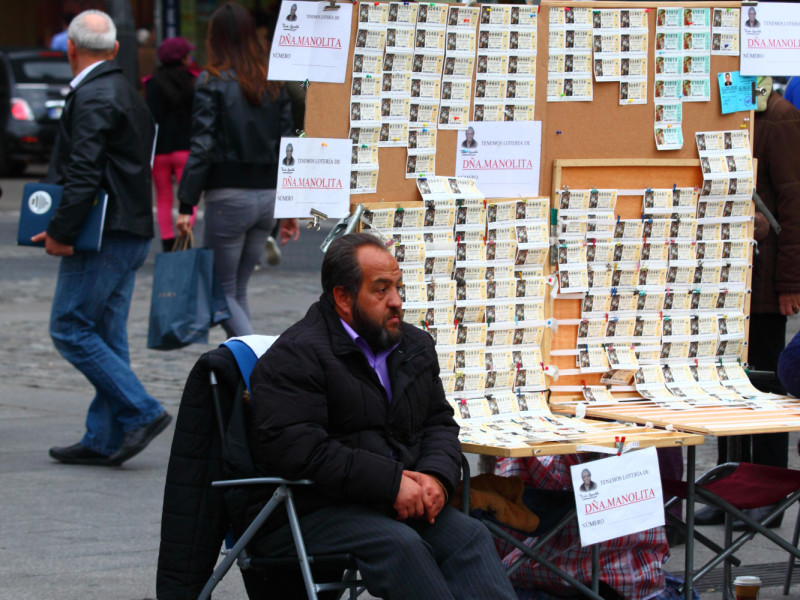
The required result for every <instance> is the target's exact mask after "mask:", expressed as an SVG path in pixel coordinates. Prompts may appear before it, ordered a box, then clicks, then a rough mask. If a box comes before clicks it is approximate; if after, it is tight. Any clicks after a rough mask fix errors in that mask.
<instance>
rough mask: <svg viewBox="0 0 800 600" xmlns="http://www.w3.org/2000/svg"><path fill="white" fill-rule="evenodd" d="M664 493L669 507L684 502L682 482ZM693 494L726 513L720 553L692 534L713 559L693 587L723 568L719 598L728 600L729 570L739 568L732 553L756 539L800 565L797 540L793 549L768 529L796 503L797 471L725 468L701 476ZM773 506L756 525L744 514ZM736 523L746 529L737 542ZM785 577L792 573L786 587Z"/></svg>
mask: <svg viewBox="0 0 800 600" xmlns="http://www.w3.org/2000/svg"><path fill="white" fill-rule="evenodd" d="M663 487H664V497H665V498H670V500H669V501H668V502H667V504H666V506H667V507H669V506H670V505H671V504H672V503H673V502H676V501H678V499H679V498H681V499H685V498H686V487H687V486H686V483H685V482H682V481H675V480H664V481H663ZM694 489H695V496H696V498H697V500H699V501H701V502H704V503H706V504H709V505H712V506H714V507H716V508H719V509H720V510H722V511H723V512H724V513H725V535H724V542H723V544H724V547H723V546H719V545H718V544H716V543H714V542H713V541H712V540H709V539H708V538H707V537H705V536H704V535H702V534H700V533H699V532H697V531H695V532H693V533H694V537H695V539H697V540H698V541H699V542H701V543H703V544H704V545H706V546H707V547H708V548H710V549H711V550H713V551H714V552H716V553H717V555H716V556H715V557H714V558H713V559H711V560H710V561H708V563H706V564H705V565H703V566H702V567H701V568H700V569H699V570H697V571H695V573H694V575H693V578H692V581H693V582H695V583H696V582H697V581H698V580H700V579H701V578H702V577H704V576H705V575H707V574H708V573H709V572H710V571H711V570H712V569H714V568H715V567H716V566H717V565H719V564H720V563H723V574H724V579H723V580H724V581H725V587H724V589H723V598H725V600H728V599H729V598H731V590H730V580H731V565H732V564H733V565H735V566H739V564H741V563H740V561H739V560H738V559H737V558H735V556H734V553H735V552H736V551H737V550H739V548H741V547H742V546H744V544H746V543H747V542H748V541H750V540H751V539H753V537H754V536H755V535H756V534H757V533H760V534H761V535H763V536H764V537H766V538H767V539H768V540H770V541H771V542H773V543H774V544H777V545H778V546H780V547H781V548H783V549H784V550H786V551H787V552H788V553H789V554H790V555H791V562H793V561H794V559H795V558H797V559H800V549H798V548H797V540H796V539H795V542H794V544H792V543H789V542H788V541H786V540H784V539H783V538H781V537H780V536H779V535H778V534H777V533H776V532H775V531H774V530H771V529H768V528H767V526H766V524H767V523H769V522H770V521H771V520H772V519H773V518H775V517H776V516H778V515H781V514H783V513H784V512H785V511H786V510H787V509H788V508H789V507H790V506H791V505H792V504H794V503H795V502H797V501H798V500H800V471H795V470H793V469H783V468H779V467H769V466H765V465H755V464H751V463H725V464H722V465H718V466H716V467H714V468H713V469H710V470H709V471H707V472H706V473H704V474H703V475H702V476H701V477H700V478H699V479H698V480H697V481H696V482H695V486H694ZM772 504H775V505H776V506H775V508H774V509H773V510H772V511H771V512H770V513H769V514H767V515H766V516H765V517H764V518H762V519H761V520H760V521H759V520H755V519H753V518H752V517H750V516H749V515H747V514H746V513H744V512H743V511H744V510H745V509H748V508H758V507H760V506H768V505H772ZM667 518H668V519H669V520H670V522H672V523H674V524H675V525H677V526H679V527H681V528H682V529H683V531H684V532H685V533H687V535H688V532H687V527H686V523H685V522H683V521H681V520H680V519H679V518H678V517H676V516H674V515H671V514H669V513H667ZM734 518H738V519H741V520H742V521H743V522H744V523H745V525H747V527H748V530H746V531H744V532H743V533H742V534H741V535H739V536H738V537H737V538H736V539H733V519H734ZM788 577H790V573H787V583H788ZM784 593H785V592H784Z"/></svg>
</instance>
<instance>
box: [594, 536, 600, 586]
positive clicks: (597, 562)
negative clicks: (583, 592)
mask: <svg viewBox="0 0 800 600" xmlns="http://www.w3.org/2000/svg"><path fill="white" fill-rule="evenodd" d="M592 591H593V592H594V593H595V594H597V593H598V592H599V591H600V544H592Z"/></svg>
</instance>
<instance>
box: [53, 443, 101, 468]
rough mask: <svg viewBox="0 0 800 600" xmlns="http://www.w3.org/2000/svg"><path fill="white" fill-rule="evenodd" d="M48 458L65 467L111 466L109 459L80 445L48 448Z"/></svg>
mask: <svg viewBox="0 0 800 600" xmlns="http://www.w3.org/2000/svg"><path fill="white" fill-rule="evenodd" d="M50 456H51V457H52V458H55V459H56V460H57V461H58V462H62V463H64V464H66V465H96V466H99V467H110V466H112V464H113V463H112V462H111V459H110V457H108V456H106V455H105V454H100V453H99V452H95V451H94V450H89V448H87V447H86V446H83V445H82V444H80V443H78V444H72V446H54V447H53V448H50Z"/></svg>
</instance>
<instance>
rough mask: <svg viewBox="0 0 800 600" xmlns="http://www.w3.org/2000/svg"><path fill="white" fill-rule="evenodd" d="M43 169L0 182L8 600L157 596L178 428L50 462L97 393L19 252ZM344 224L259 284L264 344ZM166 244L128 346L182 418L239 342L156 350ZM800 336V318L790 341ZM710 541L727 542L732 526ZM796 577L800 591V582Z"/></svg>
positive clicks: (314, 238) (0, 541)
mask: <svg viewBox="0 0 800 600" xmlns="http://www.w3.org/2000/svg"><path fill="white" fill-rule="evenodd" d="M38 169H39V170H38V171H37V170H36V169H33V170H32V172H31V173H29V175H28V177H29V179H23V178H19V179H13V180H9V179H6V180H2V181H0V186H2V188H3V190H4V193H5V195H4V196H3V198H2V199H0V265H1V266H0V328H2V331H4V332H5V333H4V336H3V339H4V340H5V342H4V343H3V344H2V345H0V382H2V383H0V556H1V557H2V560H0V582H2V583H0V600H12V599H13V600H50V599H53V600H73V599H74V600H110V599H115V600H116V599H120V600H142V599H145V598H155V575H156V564H157V558H158V544H159V531H160V521H161V504H162V495H163V486H164V478H165V474H166V466H167V460H168V455H169V448H170V443H171V440H172V433H173V427H174V425H172V426H170V427H169V428H168V429H167V430H166V431H165V432H164V433H163V434H162V435H160V436H159V437H158V438H157V439H156V440H155V441H154V442H153V443H152V444H151V445H150V446H149V447H148V448H147V449H146V450H145V451H144V452H143V453H142V454H140V455H138V456H136V457H135V458H133V459H132V460H130V461H129V462H127V463H125V464H124V465H123V466H122V467H119V468H103V467H80V466H67V465H61V464H57V463H55V462H54V461H53V460H51V459H50V458H49V456H48V455H47V450H48V448H49V447H51V446H53V445H67V444H71V443H74V442H77V441H79V439H80V437H81V435H82V433H83V431H84V419H85V415H86V408H87V406H88V404H89V402H90V401H91V397H92V388H91V386H90V385H89V384H88V383H87V382H86V381H85V379H84V378H83V376H81V375H80V374H79V373H78V372H77V371H75V370H74V369H73V368H72V367H71V366H70V365H69V364H68V363H66V361H64V360H63V359H62V358H61V357H60V356H59V354H58V353H57V352H56V350H55V349H54V347H53V345H52V343H51V341H50V338H49V335H48V320H49V313H50V304H51V301H52V297H53V291H54V287H55V280H56V274H57V269H58V259H56V258H53V257H50V256H47V255H46V254H45V253H44V251H43V250H41V249H37V248H30V247H19V246H17V245H16V230H17V223H18V219H19V202H20V198H21V193H22V186H23V185H24V183H25V182H26V181H28V180H30V179H33V178H36V177H40V176H41V175H42V174H43V171H42V168H41V167H39V168H38ZM331 225H332V224H328V225H327V226H325V225H324V226H323V229H322V231H320V232H310V231H306V230H305V229H303V230H302V232H301V238H300V241H299V242H297V243H294V244H290V245H288V246H286V247H285V248H284V255H283V260H282V261H281V263H280V265H279V266H277V267H266V268H263V269H261V270H259V271H257V272H256V273H255V274H254V275H253V278H252V280H251V284H250V293H249V298H250V307H251V313H252V320H253V324H254V327H255V330H256V331H257V332H259V333H264V334H278V333H280V332H281V331H283V330H284V329H285V328H286V327H288V326H289V325H290V324H292V323H293V322H294V321H296V320H297V319H299V318H300V317H302V316H303V314H304V313H305V311H306V309H307V308H308V306H309V305H310V304H311V303H313V302H314V301H315V300H316V299H317V298H318V297H319V294H320V283H319V268H320V265H321V262H322V253H321V252H320V251H319V244H320V243H322V241H323V239H324V236H325V235H326V233H327V231H328V230H329V227H330V226H331ZM201 227H202V219H201V220H200V221H199V228H201ZM200 239H202V238H200ZM158 246H160V244H158V242H157V241H156V242H155V243H154V244H153V247H152V249H151V252H150V256H149V258H148V260H147V262H146V264H145V266H144V267H142V269H140V271H139V273H138V276H137V280H136V288H135V291H134V294H133V302H132V305H131V314H130V318H129V323H128V334H129V341H130V351H131V363H132V366H133V369H134V371H135V372H136V373H137V374H138V375H139V377H140V378H141V380H142V381H143V383H144V384H145V387H146V388H147V389H148V391H149V392H150V393H151V394H153V395H154V396H155V397H156V398H158V399H159V400H160V401H161V402H162V403H163V404H164V406H166V408H167V410H169V411H170V412H171V413H172V414H173V415H175V414H176V413H177V411H178V405H179V401H180V395H181V391H182V388H183V384H184V381H185V378H186V376H187V375H188V373H189V371H190V369H191V367H192V365H193V364H194V363H195V361H196V360H197V358H198V357H199V356H200V355H201V354H202V353H203V352H205V351H207V350H209V349H212V348H214V347H216V346H217V345H219V344H220V343H221V342H223V341H224V339H225V335H224V332H223V331H222V329H221V328H219V327H217V328H214V329H212V331H211V335H210V338H209V343H208V344H197V345H193V346H189V347H187V348H184V349H181V350H174V351H170V352H159V351H153V350H147V349H146V336H147V317H148V311H149V305H150V292H151V285H152V273H153V260H154V256H155V253H156V251H157V250H159V249H160V248H158ZM797 328H798V325H797V321H796V320H792V322H791V324H790V335H791V334H793V333H794V332H795V331H797ZM796 442H797V435H793V436H792V443H791V446H790V460H791V466H793V467H795V468H797V467H798V458H797V454H796V450H795V448H796V447H797V445H796ZM715 458H716V452H715V445H714V441H713V440H708V444H707V445H706V446H704V447H701V448H700V450H699V451H698V473H700V472H703V471H704V470H705V469H706V468H708V467H710V466H711V465H712V464H713V463H714V461H715ZM794 521H795V518H794V511H792V516H791V518H787V519H785V520H784V525H783V530H784V533H785V534H786V535H791V528H792V527H793V526H794ZM704 529H705V530H707V531H705V532H706V533H707V534H709V535H711V536H712V537H715V538H717V539H719V538H721V527H707V528H704ZM756 542H763V540H756ZM739 556H740V557H741V558H742V559H743V561H744V562H745V564H748V565H754V567H753V569H752V570H750V571H747V573H746V574H755V575H758V574H759V573H760V572H762V571H764V570H765V569H766V566H765V565H769V564H774V563H778V562H783V561H785V554H784V553H782V552H780V551H779V550H776V549H774V547H773V546H771V545H767V544H766V543H757V544H756V546H755V547H754V549H748V550H745V551H742V552H740V554H739ZM682 561H683V555H682V549H681V548H678V549H677V550H676V552H674V556H673V559H672V560H671V561H670V563H669V564H668V568H669V569H670V570H671V571H673V572H680V571H681V570H682V564H683V563H682ZM234 571H236V568H234ZM764 572H765V571H764ZM743 573H744V571H740V574H743ZM795 579H796V580H798V581H799V582H800V575H798V576H797V577H796V578H795ZM699 588H700V591H701V596H702V597H703V598H720V597H721V595H720V593H719V588H718V587H717V588H716V589H713V586H705V587H704V586H703V585H702V584H701V585H700V586H699ZM795 590H800V587H798V586H795V587H793V591H795ZM779 595H780V592H779V590H778V588H767V589H764V590H763V593H762V596H761V597H762V599H764V598H777V597H779ZM214 597H215V598H218V599H223V600H225V599H230V600H239V599H243V598H246V595H245V593H244V588H243V586H242V584H241V578H240V577H239V576H238V574H237V573H235V572H232V573H231V574H229V576H228V577H226V578H225V579H224V580H223V582H222V583H221V584H220V586H219V587H218V592H217V593H216V594H215V596H214ZM792 597H793V598H800V595H798V594H797V592H795V594H794V595H793V596H792ZM487 600H489V599H487Z"/></svg>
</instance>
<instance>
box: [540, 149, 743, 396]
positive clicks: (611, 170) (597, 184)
mask: <svg viewBox="0 0 800 600" xmlns="http://www.w3.org/2000/svg"><path fill="white" fill-rule="evenodd" d="M754 169H755V166H754ZM552 185H553V189H552V194H551V198H553V199H554V200H553V207H555V202H556V201H555V198H556V190H559V189H562V188H563V186H565V185H566V186H569V187H570V188H571V189H593V188H598V189H609V188H610V189H618V190H620V195H619V196H617V205H616V209H615V215H616V216H619V217H620V218H622V219H638V218H640V217H641V214H642V196H641V195H625V194H624V192H625V191H626V190H630V191H633V190H644V189H647V188H653V189H662V188H672V187H673V186H674V185H676V186H677V187H679V188H680V187H697V188H699V187H702V185H703V175H702V171H701V170H700V160H699V159H696V158H692V159H653V158H651V159H584V160H580V159H573V160H556V161H554V164H553V174H552ZM748 231H749V237H750V238H752V236H753V224H752V222H751V223H750V224H749V227H748ZM749 262H750V264H752V250H751V258H750V261H749ZM751 280H752V272H749V273H748V276H747V288H748V289H749V288H750V285H751ZM552 314H553V317H554V318H555V319H556V320H564V319H580V315H581V300H578V299H557V300H556V301H555V302H554V304H553V312H552ZM744 314H745V316H748V315H749V314H750V295H749V294H748V295H747V296H745V305H744ZM745 328H746V329H745V331H746V334H745V339H747V334H748V333H749V328H748V323H747V321H746V325H745ZM577 339H578V326H577V325H559V327H558V332H557V333H556V334H555V335H551V339H550V347H549V349H548V352H547V354H548V358H549V363H550V364H555V365H556V366H558V368H559V369H575V368H576V361H575V359H576V357H575V356H552V355H550V351H553V350H572V349H575V348H576V347H577ZM746 359H747V355H746V353H745V355H744V356H742V360H743V361H745V360H746ZM600 376H601V374H600V373H582V374H580V375H562V376H561V377H560V378H559V380H558V382H557V384H555V385H558V386H581V385H584V384H585V385H587V386H590V385H600ZM626 395H627V396H631V395H636V394H635V392H634V393H629V394H626ZM566 398H569V399H570V400H575V399H576V398H581V399H582V395H581V394H580V393H577V392H573V393H567V394H566V395H565V397H562V398H559V397H558V395H556V394H553V395H552V396H551V403H553V402H554V401H563V400H564V399H566Z"/></svg>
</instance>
